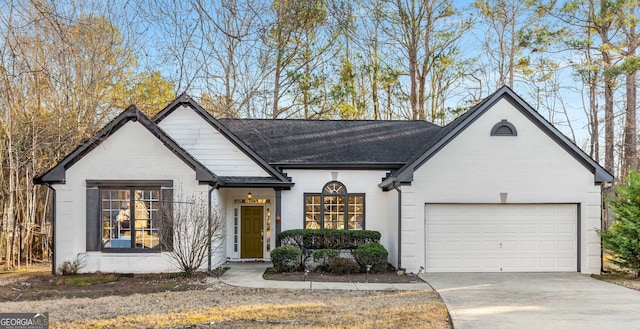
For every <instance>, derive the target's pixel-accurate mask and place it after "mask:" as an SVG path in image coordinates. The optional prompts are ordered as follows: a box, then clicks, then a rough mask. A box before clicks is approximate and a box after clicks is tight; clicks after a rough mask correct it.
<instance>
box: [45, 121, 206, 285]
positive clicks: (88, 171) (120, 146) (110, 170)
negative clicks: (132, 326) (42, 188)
mask: <svg viewBox="0 0 640 329" xmlns="http://www.w3.org/2000/svg"><path fill="white" fill-rule="evenodd" d="M86 180H172V181H173V184H174V189H175V190H176V191H178V192H179V193H184V194H185V195H186V194H191V193H195V194H200V195H202V196H205V197H206V193H207V191H208V186H206V185H200V184H198V181H196V179H195V172H194V170H193V169H191V168H190V167H189V166H188V165H187V164H185V163H184V162H183V161H182V160H180V159H178V158H177V157H176V155H175V154H173V153H172V152H171V151H169V150H168V149H167V148H166V147H165V146H164V145H163V144H162V142H160V141H159V140H158V139H157V138H156V137H155V136H153V135H152V134H151V133H149V131H148V130H146V129H145V128H144V127H142V125H140V124H139V123H138V122H128V123H127V124H125V125H124V126H123V127H122V128H120V129H119V130H118V131H116V132H115V134H113V135H112V136H110V137H109V138H108V139H107V140H105V141H103V142H102V143H101V144H100V145H98V146H97V147H96V148H95V149H94V150H93V151H91V152H90V153H89V154H87V155H86V156H85V157H83V158H82V159H81V160H80V161H78V162H77V163H75V164H74V165H73V166H72V167H71V168H69V169H68V170H67V172H66V184H56V185H55V186H54V188H55V189H56V241H55V244H56V246H55V247H56V264H55V265H56V267H58V266H59V265H60V264H61V263H62V262H63V261H65V260H72V259H73V258H75V257H76V256H77V255H81V256H84V257H86V260H87V266H86V267H85V268H84V269H83V271H86V272H95V271H102V272H129V273H136V272H167V271H177V269H176V267H174V266H173V265H172V264H171V263H170V262H169V258H168V256H167V254H166V253H144V254H142V253H130V254H114V253H102V252H86V241H85V237H86V222H85V221H86ZM205 266H206V264H205Z"/></svg>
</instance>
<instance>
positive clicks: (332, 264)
mask: <svg viewBox="0 0 640 329" xmlns="http://www.w3.org/2000/svg"><path fill="white" fill-rule="evenodd" d="M329 269H330V270H331V272H333V273H336V274H351V273H357V272H358V270H359V268H358V263H356V261H355V260H353V259H351V258H343V257H335V258H332V259H331V260H330V261H329Z"/></svg>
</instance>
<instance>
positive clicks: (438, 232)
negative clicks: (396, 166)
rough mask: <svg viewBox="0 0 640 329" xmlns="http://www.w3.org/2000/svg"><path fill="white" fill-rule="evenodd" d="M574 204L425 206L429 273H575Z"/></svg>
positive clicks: (575, 215)
mask: <svg viewBox="0 0 640 329" xmlns="http://www.w3.org/2000/svg"><path fill="white" fill-rule="evenodd" d="M576 211H577V206H576V205H575V204H540V205H537V204H536V205H531V204H528V205H527V204H514V205H509V204H427V205H426V210H425V217H426V226H425V227H426V240H427V241H426V255H427V266H426V269H427V271H430V272H448V271H456V272H471V271H477V272H500V271H531V272H534V271H576V270H577V265H576V264H577V213H576Z"/></svg>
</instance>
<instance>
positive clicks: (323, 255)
mask: <svg viewBox="0 0 640 329" xmlns="http://www.w3.org/2000/svg"><path fill="white" fill-rule="evenodd" d="M338 255H339V253H338V251H337V250H335V249H320V250H316V251H314V252H313V261H314V262H328V261H329V259H331V258H333V257H338Z"/></svg>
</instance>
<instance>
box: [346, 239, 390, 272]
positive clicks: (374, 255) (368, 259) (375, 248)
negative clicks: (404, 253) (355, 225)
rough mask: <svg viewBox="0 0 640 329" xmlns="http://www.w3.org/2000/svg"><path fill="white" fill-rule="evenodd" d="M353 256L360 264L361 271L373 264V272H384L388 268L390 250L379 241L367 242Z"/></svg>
mask: <svg viewBox="0 0 640 329" xmlns="http://www.w3.org/2000/svg"><path fill="white" fill-rule="evenodd" d="M353 257H354V258H355V259H356V262H358V265H360V271H362V272H366V271H367V265H371V272H383V271H385V270H386V269H387V264H388V263H387V258H388V257H389V252H388V251H387V249H385V248H384V246H383V245H381V244H379V243H375V242H372V243H365V244H363V245H361V246H359V247H358V249H356V250H355V251H354V252H353Z"/></svg>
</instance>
